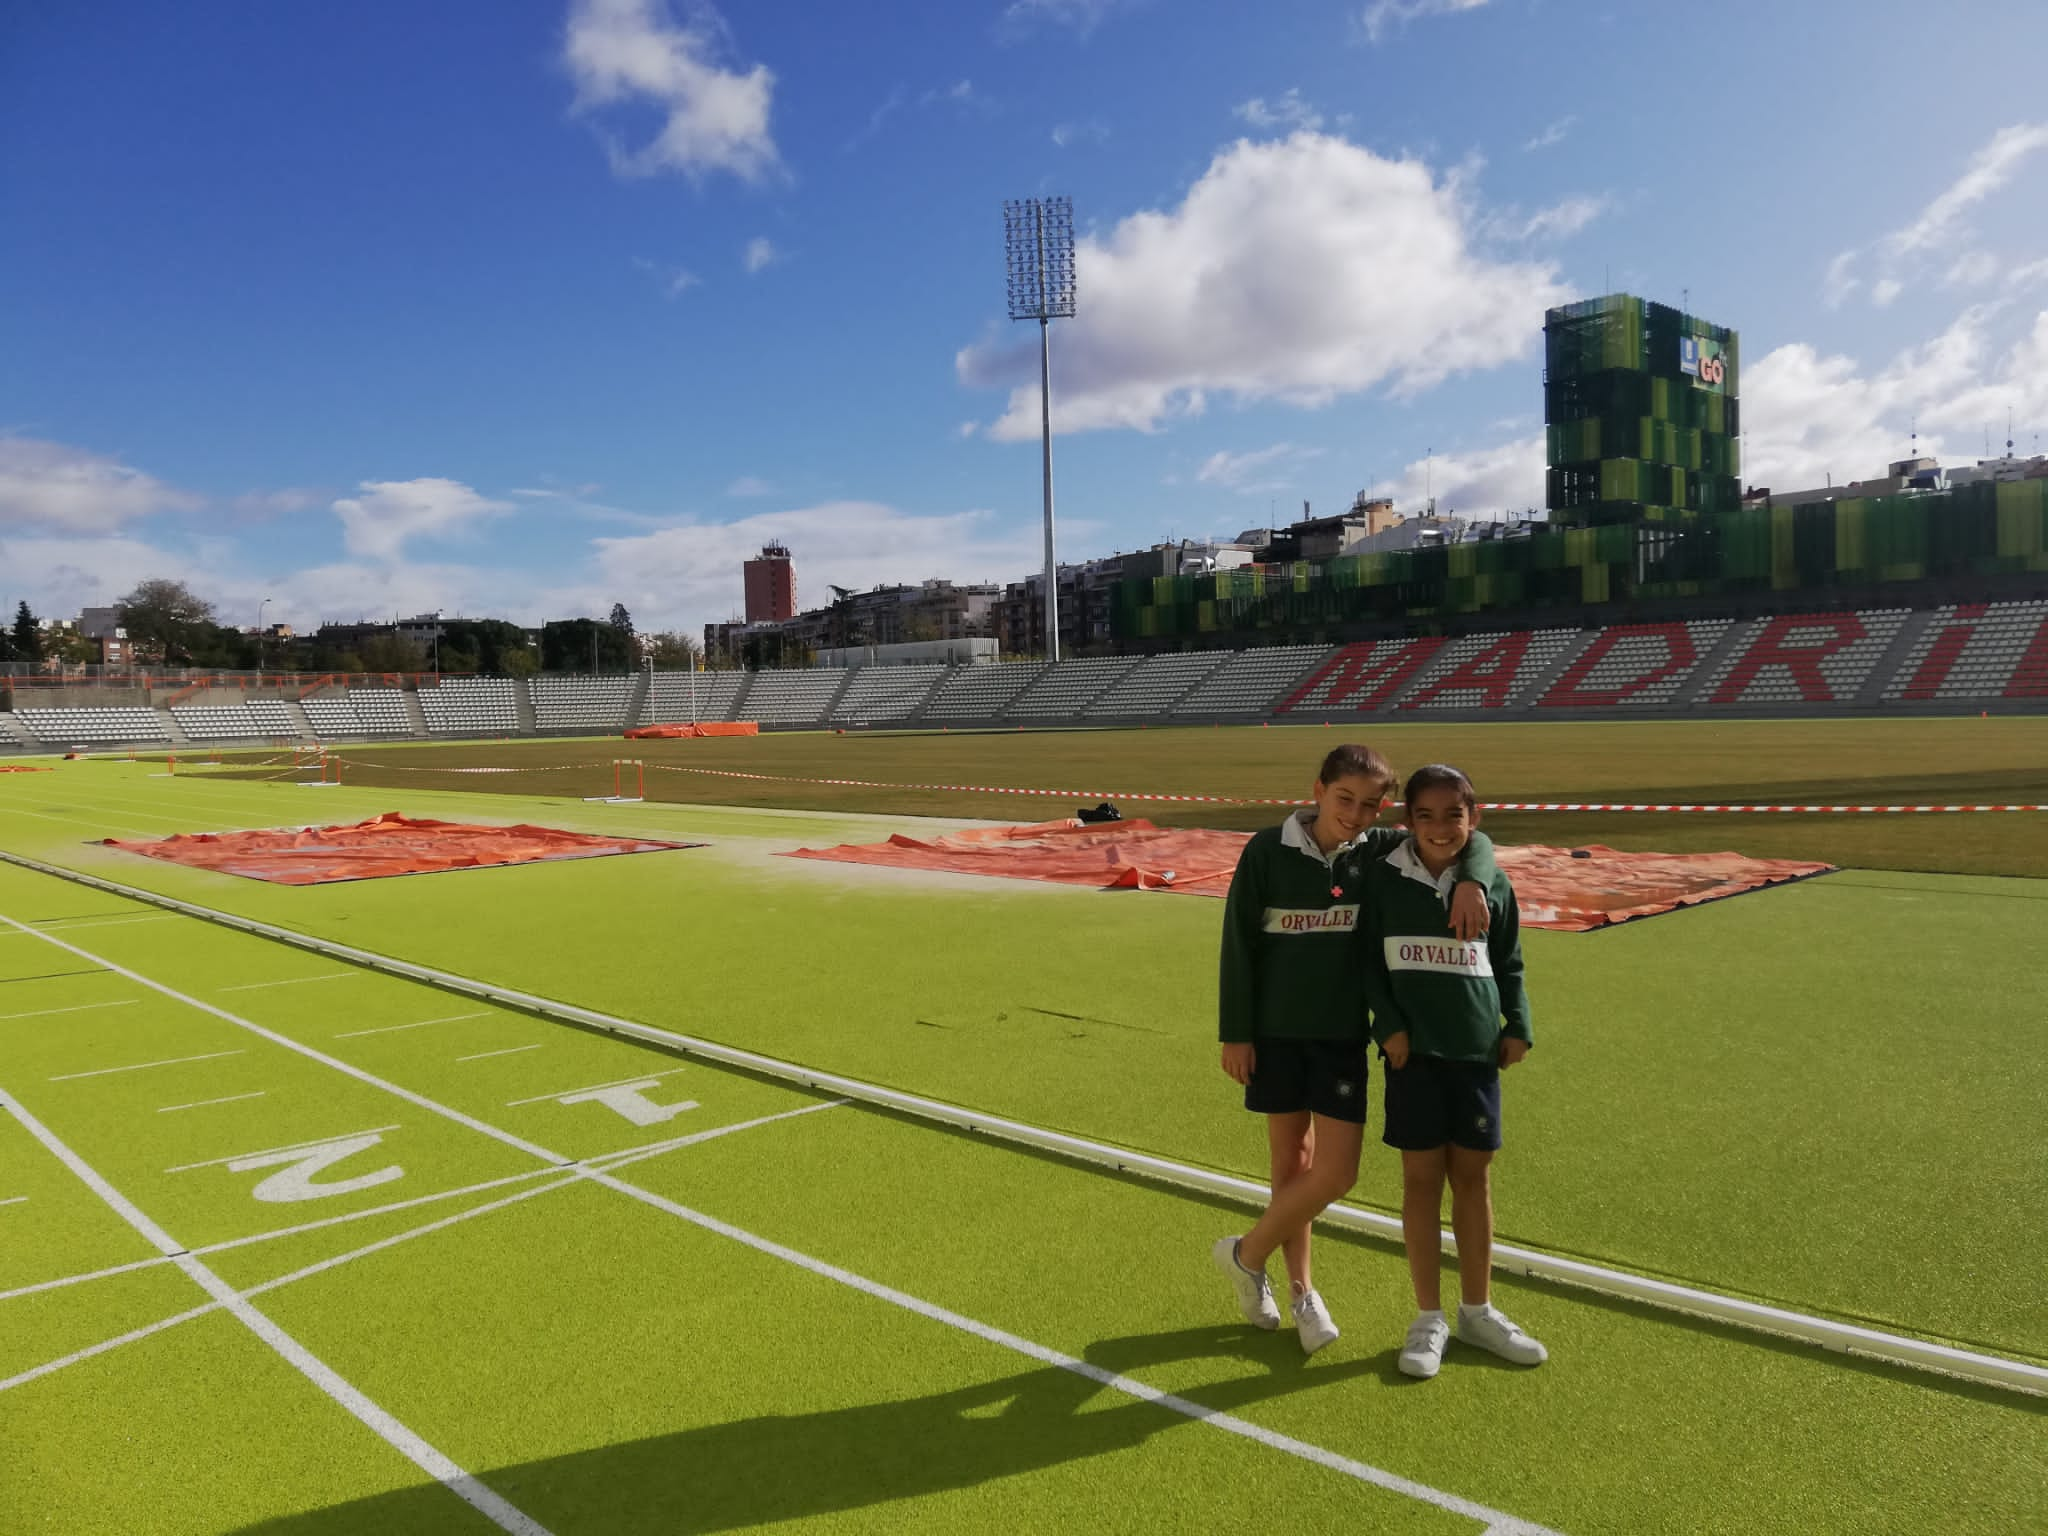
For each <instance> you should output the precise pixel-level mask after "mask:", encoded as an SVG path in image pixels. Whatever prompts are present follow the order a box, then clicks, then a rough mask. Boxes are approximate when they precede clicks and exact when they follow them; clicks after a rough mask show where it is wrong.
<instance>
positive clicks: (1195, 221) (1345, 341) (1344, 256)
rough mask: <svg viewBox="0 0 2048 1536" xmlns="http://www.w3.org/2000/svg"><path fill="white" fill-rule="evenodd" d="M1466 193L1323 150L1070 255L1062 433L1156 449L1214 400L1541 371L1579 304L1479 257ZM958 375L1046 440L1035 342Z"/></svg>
mask: <svg viewBox="0 0 2048 1536" xmlns="http://www.w3.org/2000/svg"><path fill="white" fill-rule="evenodd" d="M1462 185H1463V183H1462V181H1461V179H1460V177H1459V176H1457V175H1453V176H1449V177H1445V178H1443V179H1442V180H1441V181H1440V180H1439V179H1438V178H1437V177H1436V176H1435V175H1434V174H1433V173H1432V172H1431V170H1430V168H1429V167H1428V166H1426V165H1424V164H1422V163H1421V162H1419V161H1415V160H1388V159H1383V158H1382V157H1380V156H1379V155H1376V154H1374V153H1373V152H1372V151H1370V150H1367V149H1362V148H1360V147H1359V146H1357V145H1354V144H1351V143H1348V142H1346V141H1344V140H1342V139H1337V138H1330V137H1325V136H1322V135H1317V134H1309V133H1301V134H1296V135H1295V136H1294V137H1293V138H1290V139H1286V140H1282V141H1278V142H1268V143H1252V142H1242V141H1241V142H1239V143H1237V144H1234V145H1232V146H1230V147H1228V148H1226V149H1224V150H1223V151H1221V152H1220V153H1219V154H1218V155H1217V156H1216V158H1215V160H1214V161H1213V162H1212V163H1211V164H1210V166H1209V168H1208V169H1207V170H1206V171H1205V172H1204V173H1203V175H1202V176H1201V178H1200V179H1199V180H1198V181H1197V182H1196V183H1195V185H1194V186H1193V187H1192V188H1190V189H1189V191H1188V194H1187V196H1186V198H1185V199H1184V200H1183V201H1182V203H1181V204H1180V206H1178V207H1177V208H1172V209H1169V210H1166V211H1163V212H1160V211H1147V212H1142V213H1136V214H1133V215H1131V216H1130V217H1128V218H1126V219H1124V220H1123V221H1122V222H1120V223H1119V224H1117V225H1116V226H1115V228H1113V229H1111V230H1110V231H1108V232H1107V233H1106V234H1103V235H1100V236H1089V237H1085V238H1083V239H1081V240H1080V241H1078V242H1077V246H1076V252H1075V261H1076V269H1077V286H1078V290H1079V310H1080V312H1079V315H1078V317H1077V318H1076V319H1074V320H1073V321H1070V322H1065V323H1063V324H1062V325H1060V326H1059V328H1058V332H1059V333H1058V335H1057V336H1055V338H1054V346H1053V373H1054V377H1053V416H1054V426H1055V427H1056V428H1057V429H1058V430H1061V431H1066V432H1077V431H1087V430H1092V429H1099V428H1109V427H1122V428H1131V429H1136V430H1139V431H1152V430H1155V429H1157V428H1158V427H1159V426H1160V424H1161V423H1162V422H1164V421H1167V420H1169V419H1172V418H1175V417H1182V416H1192V415H1197V414H1199V413H1200V412H1201V411H1202V410H1203V409H1204V407H1205V405H1206V402H1207V398H1208V396H1209V395H1211V394H1220V395H1225V396H1229V397H1232V398H1234V399H1236V400H1238V401H1253V400H1281V401H1285V402H1287V403H1290V404H1294V405H1303V406H1316V405H1322V404H1326V403H1328V402H1329V401H1331V400H1334V399H1336V398H1337V397H1338V396H1340V395H1344V394H1348V393H1354V392H1358V391H1363V390H1369V389H1375V388H1384V389H1386V390H1388V391H1390V392H1391V393H1393V394H1395V395H1400V396H1407V395H1413V394H1417V393H1419V392H1421V391H1423V390H1426V389H1428V388H1430V387H1431V386H1433V385H1435V384H1437V383H1440V382H1441V381H1443V380H1444V379H1447V378H1450V377H1451V376H1453V375H1455V374H1459V373H1465V372H1472V371H1475V370H1480V369H1487V368H1493V367H1497V366H1499V365H1501V364H1504V363H1508V362H1512V361H1514V360H1516V359H1518V358H1524V357H1526V356H1528V355H1529V353H1530V351H1531V349H1532V348H1533V347H1534V345H1535V343H1536V340H1537V337H1538V336H1539V334H1540V332H1541V327H1542V318H1543V311H1544V310H1545V309H1546V308H1547V307H1549V306H1550V305H1553V304H1559V303H1563V302H1564V301H1565V300H1567V299H1568V298H1570V297H1571V292H1570V290H1569V289H1568V288H1567V287H1566V285H1565V284H1564V282H1563V280H1562V279H1561V277H1560V276H1559V274H1558V271H1557V269H1556V267H1555V266H1554V265H1553V264H1551V263H1548V262H1498V261H1492V260H1489V259H1487V258H1485V257H1484V256H1482V255H1480V254H1478V253H1476V252H1475V251H1474V249H1473V248H1472V241H1473V237H1474V233H1475V232H1474V229H1473V222H1474V220H1473V216H1472V214H1471V211H1470V210H1469V209H1468V208H1467V206H1466V202H1465V196H1464V193H1463V191H1462ZM955 366H956V369H957V371H958V374H959V377H960V378H961V380H962V381H963V382H964V383H966V384H969V385H972V386H975V387H989V386H1001V385H1009V386H1012V393H1011V395H1010V400H1009V405H1008V409H1007V410H1006V411H1005V413H1004V414H1003V416H1002V417H1001V419H1000V420H998V421H997V422H996V423H994V425H993V426H992V427H991V428H990V431H991V433H992V435H994V436H996V437H998V438H1002V439H1007V440H1016V439H1028V438H1032V437H1036V436H1037V434H1038V430H1039V426H1038V376H1037V374H1038V370H1037V346H1036V344H1035V342H1031V341H1019V342H1003V343H997V342H989V343H984V344H980V345H974V346H968V347H965V348H963V349H961V351H960V353H959V354H958V356H957V357H956V359H955Z"/></svg>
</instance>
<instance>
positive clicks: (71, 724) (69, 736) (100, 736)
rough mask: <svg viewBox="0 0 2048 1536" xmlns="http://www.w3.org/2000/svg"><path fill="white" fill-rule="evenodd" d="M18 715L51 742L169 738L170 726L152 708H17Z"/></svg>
mask: <svg viewBox="0 0 2048 1536" xmlns="http://www.w3.org/2000/svg"><path fill="white" fill-rule="evenodd" d="M14 713H15V719H16V720H18V721H19V722H20V723H21V724H22V726H24V727H25V728H26V729H27V730H28V733H29V734H30V735H31V736H33V737H35V738H36V739H37V740H38V741H42V742H47V743H49V744H50V745H52V746H64V745H67V744H69V743H72V742H79V743H90V742H105V741H168V740H170V737H171V731H170V727H169V726H167V725H165V724H164V718H163V716H162V715H160V714H158V713H157V712H156V711H155V710H153V709H142V708H138V707H132V706H131V707H126V708H117V709H18V710H16V711H15V712H14Z"/></svg>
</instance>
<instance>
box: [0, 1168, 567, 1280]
mask: <svg viewBox="0 0 2048 1536" xmlns="http://www.w3.org/2000/svg"><path fill="white" fill-rule="evenodd" d="M537 1171H543V1172H544V1171H545V1170H537ZM170 1262H171V1261H170V1257H169V1256H168V1255H166V1254H158V1255H157V1256H156V1257H155V1258H153V1259H136V1260H134V1261H133V1262H132V1263H128V1264H116V1265H114V1266H113V1267H112V1268H110V1269H95V1270H90V1271H88V1272H87V1273H85V1274H82V1275H65V1276H63V1277H62V1278H61V1279H57V1280H38V1281H37V1282H36V1283H35V1284H34V1285H17V1286H16V1287H15V1288H14V1289H13V1290H11V1291H0V1301H11V1300H12V1299H13V1298H14V1297H16V1296H33V1295H35V1294H36V1293H37V1292H38V1291H61V1290H62V1289H64V1287H65V1286H67V1285H83V1284H85V1282H86V1281H88V1280H110V1279H112V1278H113V1277H114V1276H115V1275H125V1274H129V1273H131V1272H132V1271H134V1270H138V1269H155V1268H156V1267H157V1266H158V1265H159V1264H168V1263H170Z"/></svg>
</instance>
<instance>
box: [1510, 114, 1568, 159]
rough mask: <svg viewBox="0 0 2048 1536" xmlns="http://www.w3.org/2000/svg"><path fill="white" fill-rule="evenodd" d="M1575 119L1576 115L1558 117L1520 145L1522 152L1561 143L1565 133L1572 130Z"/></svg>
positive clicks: (1529, 151)
mask: <svg viewBox="0 0 2048 1536" xmlns="http://www.w3.org/2000/svg"><path fill="white" fill-rule="evenodd" d="M1577 121H1578V117H1577V116H1576V115H1569V116H1565V117H1560V118H1559V119H1558V120H1557V121H1556V122H1554V123H1552V124H1550V126H1549V127H1547V128H1545V129H1544V130H1543V131H1542V132H1541V133H1539V134H1537V135H1536V137H1535V138H1533V139H1530V140H1529V141H1528V142H1527V143H1525V144H1524V145H1523V146H1522V153H1523V154H1529V153H1532V152H1533V151H1535V150H1539V149H1548V148H1550V146H1551V145H1553V144H1562V143H1563V142H1564V139H1565V135H1566V134H1568V133H1570V132H1571V131H1572V125H1573V124H1574V123H1576V122H1577Z"/></svg>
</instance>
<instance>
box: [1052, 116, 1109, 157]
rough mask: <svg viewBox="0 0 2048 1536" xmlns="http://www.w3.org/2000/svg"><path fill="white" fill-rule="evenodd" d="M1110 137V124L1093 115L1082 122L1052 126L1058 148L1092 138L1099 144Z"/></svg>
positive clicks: (1054, 144)
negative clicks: (1098, 119)
mask: <svg viewBox="0 0 2048 1536" xmlns="http://www.w3.org/2000/svg"><path fill="white" fill-rule="evenodd" d="M1108 137H1109V125H1108V124H1107V123H1103V122H1099V121H1097V120H1096V119H1094V118H1092V117H1091V118H1089V119H1088V120H1087V121H1086V122H1081V123H1055V124H1053V128H1052V142H1053V147H1054V148H1056V149H1065V148H1066V147H1067V146H1068V145H1069V144H1078V143H1080V142H1081V141H1082V140H1083V139H1092V140H1093V141H1094V142H1096V143H1098V144H1099V143H1101V142H1102V141H1103V140H1104V139H1106V138H1108Z"/></svg>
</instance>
